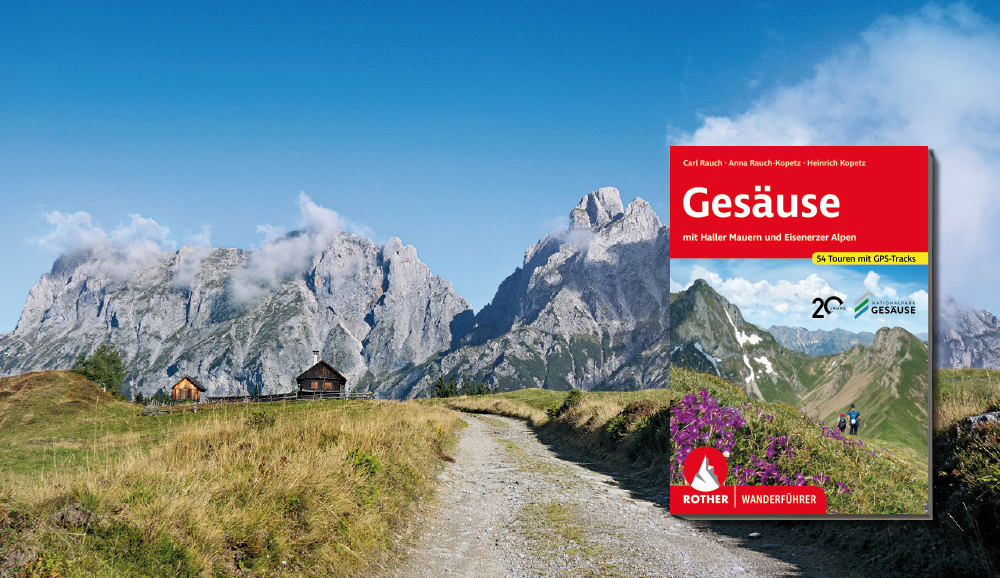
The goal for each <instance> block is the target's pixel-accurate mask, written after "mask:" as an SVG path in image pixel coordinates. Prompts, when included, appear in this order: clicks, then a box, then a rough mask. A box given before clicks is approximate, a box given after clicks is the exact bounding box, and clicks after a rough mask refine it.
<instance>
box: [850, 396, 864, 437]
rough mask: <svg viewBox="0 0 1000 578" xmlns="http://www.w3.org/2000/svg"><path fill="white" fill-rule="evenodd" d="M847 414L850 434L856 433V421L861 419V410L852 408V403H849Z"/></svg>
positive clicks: (854, 434)
mask: <svg viewBox="0 0 1000 578" xmlns="http://www.w3.org/2000/svg"><path fill="white" fill-rule="evenodd" d="M847 415H848V416H850V418H851V420H850V421H851V435H852V436H856V435H858V422H859V421H861V412H860V411H858V410H857V409H855V408H854V404H853V403H852V404H851V411H849V412H847Z"/></svg>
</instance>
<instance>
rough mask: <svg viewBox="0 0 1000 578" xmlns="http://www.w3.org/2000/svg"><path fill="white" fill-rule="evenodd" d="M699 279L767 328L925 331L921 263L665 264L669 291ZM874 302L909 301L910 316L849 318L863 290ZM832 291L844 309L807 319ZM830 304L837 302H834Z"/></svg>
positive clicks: (787, 261)
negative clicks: (668, 277)
mask: <svg viewBox="0 0 1000 578" xmlns="http://www.w3.org/2000/svg"><path fill="white" fill-rule="evenodd" d="M695 279H704V280H705V281H706V282H707V283H708V284H709V285H711V286H712V288H713V289H715V290H716V291H718V292H719V293H720V294H721V295H722V296H723V297H725V298H726V299H728V300H729V301H730V302H731V303H733V304H735V305H736V306H737V307H739V308H740V312H741V313H742V314H743V318H744V319H746V320H747V321H749V322H750V323H753V324H755V325H757V326H758V327H760V328H761V329H767V328H768V327H770V326H772V325H787V326H789V327H804V328H806V329H809V330H817V329H823V330H825V331H831V330H833V329H836V328H840V329H845V330H847V331H852V332H855V333H857V332H860V331H869V332H872V333H874V332H875V331H877V330H878V329H879V328H880V327H897V326H898V327H902V328H904V329H906V330H907V331H909V332H910V333H914V334H918V333H927V314H928V291H927V266H926V265H881V266H879V265H875V266H871V265H869V266H864V267H863V266H854V265H830V266H822V265H814V264H813V263H812V261H811V260H809V259H674V260H672V261H671V262H670V290H671V291H672V292H676V291H680V290H683V289H687V288H688V287H690V286H691V283H693V282H694V280H695ZM866 292H867V293H871V294H872V295H874V297H873V298H872V299H871V300H870V301H871V303H875V302H876V301H877V302H886V301H888V302H905V303H909V302H911V301H912V302H913V303H914V304H915V305H914V306H915V307H916V313H915V314H913V315H910V314H906V315H873V314H871V313H870V312H868V313H864V314H862V315H861V316H859V317H857V318H855V317H854V302H855V301H856V300H857V299H859V298H860V297H861V296H862V295H864V294H865V293H866ZM833 295H836V296H838V297H840V298H841V299H842V300H843V302H844V303H843V304H844V306H846V307H847V311H834V312H833V313H832V314H831V315H826V313H825V312H824V313H823V315H824V317H823V318H822V319H816V318H813V317H812V314H813V312H814V311H816V304H815V303H813V299H816V298H820V299H823V300H824V301H825V300H826V299H827V298H828V297H830V296H833ZM831 305H836V302H833V303H832V304H831Z"/></svg>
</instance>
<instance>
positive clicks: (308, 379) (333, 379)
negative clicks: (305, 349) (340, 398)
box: [295, 351, 347, 395]
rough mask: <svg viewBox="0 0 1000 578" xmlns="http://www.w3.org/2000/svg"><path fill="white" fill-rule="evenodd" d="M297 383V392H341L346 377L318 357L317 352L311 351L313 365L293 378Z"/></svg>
mask: <svg viewBox="0 0 1000 578" xmlns="http://www.w3.org/2000/svg"><path fill="white" fill-rule="evenodd" d="M295 381H296V382H298V384H299V394H300V395H301V394H306V395H308V394H314V393H343V392H344V389H345V386H346V385H347V378H346V377H345V376H344V374H343V373H340V372H339V371H337V370H336V369H334V368H333V367H331V366H330V364H329V363H327V362H325V361H323V360H322V359H320V358H319V352H318V351H313V366H312V367H310V368H309V369H307V370H305V371H304V372H302V375H299V376H298V377H296V378H295Z"/></svg>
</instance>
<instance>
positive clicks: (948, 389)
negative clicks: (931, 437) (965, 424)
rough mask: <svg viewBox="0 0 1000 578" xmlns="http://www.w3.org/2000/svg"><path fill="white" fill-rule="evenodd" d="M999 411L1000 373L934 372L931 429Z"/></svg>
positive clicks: (972, 371) (959, 370)
mask: <svg viewBox="0 0 1000 578" xmlns="http://www.w3.org/2000/svg"><path fill="white" fill-rule="evenodd" d="M993 409H1000V371H997V370H989V369H950V370H936V371H935V372H934V428H935V430H939V429H942V428H945V427H948V426H949V425H952V424H953V423H955V422H958V421H961V420H964V419H965V418H966V417H968V416H970V415H976V414H979V413H983V412H985V411H991V410H993Z"/></svg>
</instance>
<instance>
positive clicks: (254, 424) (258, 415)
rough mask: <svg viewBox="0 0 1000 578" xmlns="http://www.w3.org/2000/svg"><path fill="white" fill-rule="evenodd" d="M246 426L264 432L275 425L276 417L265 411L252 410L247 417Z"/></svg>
mask: <svg viewBox="0 0 1000 578" xmlns="http://www.w3.org/2000/svg"><path fill="white" fill-rule="evenodd" d="M246 424H247V427H248V428H252V429H256V430H262V429H264V428H268V427H271V426H273V425H274V416H273V415H271V414H269V413H267V412H266V411H264V410H252V411H251V412H250V415H248V416H247V420H246Z"/></svg>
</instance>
